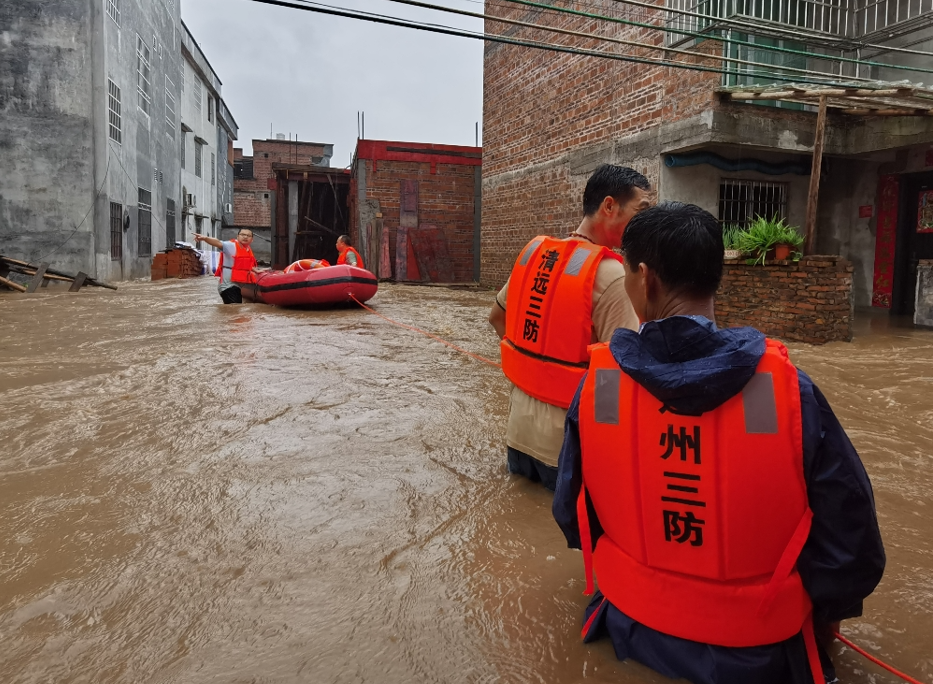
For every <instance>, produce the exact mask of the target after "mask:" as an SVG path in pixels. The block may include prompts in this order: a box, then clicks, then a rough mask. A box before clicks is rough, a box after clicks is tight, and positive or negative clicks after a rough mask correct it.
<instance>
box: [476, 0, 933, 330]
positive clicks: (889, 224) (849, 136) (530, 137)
mask: <svg viewBox="0 0 933 684" xmlns="http://www.w3.org/2000/svg"><path fill="white" fill-rule="evenodd" d="M882 2H883V4H884V6H885V7H886V8H888V10H892V11H890V12H887V13H885V12H886V11H887V10H885V11H882V12H881V13H880V14H877V15H872V17H873V18H872V17H869V16H867V15H866V14H865V12H864V11H863V10H864V8H862V9H859V7H858V6H856V5H845V6H843V5H841V4H835V3H831V6H832V7H833V10H832V12H831V13H829V14H824V13H822V12H821V11H814V9H813V8H814V7H816V3H814V2H812V1H811V0H802V2H801V3H799V4H800V6H801V8H802V9H801V13H800V15H799V16H798V17H797V19H795V20H794V21H795V23H793V24H791V23H790V20H789V19H788V18H787V17H786V16H783V15H781V16H778V15H775V16H770V15H767V11H769V10H768V7H771V6H772V5H773V7H774V8H777V7H778V6H779V3H765V4H764V5H761V4H760V3H759V4H758V5H755V4H748V3H745V2H744V0H735V2H730V3H713V4H712V5H710V6H709V7H708V8H707V9H703V10H700V9H697V7H698V6H697V5H696V3H689V2H686V0H662V1H660V2H658V3H657V5H658V7H657V9H656V10H655V9H652V8H649V7H644V8H636V7H633V6H627V5H620V4H618V3H616V2H611V1H610V0H597V2H595V3H590V4H589V5H588V6H587V7H586V8H585V10H586V12H588V13H590V14H591V16H586V17H584V16H579V15H574V14H568V12H573V11H578V10H579V9H580V8H577V7H576V6H567V8H565V7H564V6H563V5H555V6H554V7H553V8H550V9H547V10H542V9H540V8H534V9H528V8H526V7H523V6H518V5H514V6H508V7H506V6H501V7H495V8H492V9H487V11H489V12H495V14H496V16H497V17H500V18H506V19H511V20H519V21H523V22H526V23H534V24H537V25H544V26H552V27H559V28H561V29H569V30H573V31H578V32H583V33H586V34H588V35H592V36H599V37H609V38H613V39H620V40H623V41H634V42H638V43H641V44H642V45H643V46H656V47H658V48H662V47H663V48H665V49H668V48H676V49H678V50H688V51H690V52H693V53H694V54H693V55H690V56H685V55H683V54H674V53H672V52H670V51H669V50H668V51H667V52H665V51H662V50H656V49H650V47H632V46H625V47H620V46H619V45H618V44H607V43H605V42H602V41H600V40H597V39H596V38H595V37H594V38H592V39H588V38H582V37H574V38H566V37H562V36H556V35H555V34H553V33H549V32H546V31H543V30H540V29H535V28H528V27H527V26H526V27H518V26H516V25H514V24H508V23H505V22H496V21H490V20H487V21H486V31H487V33H489V34H493V35H495V34H501V35H506V34H507V35H508V36H509V38H510V40H523V41H544V42H552V43H555V42H557V43H562V44H564V45H567V46H568V47H573V48H575V49H583V50H599V51H604V52H613V53H615V54H619V55H622V54H624V55H629V56H632V57H636V58H639V59H647V60H674V61H679V62H681V63H684V64H689V65H693V66H696V67H700V68H706V69H712V70H714V71H710V72H703V71H691V70H686V69H682V68H672V67H669V66H662V65H656V64H644V63H633V62H629V61H619V60H612V59H604V58H596V57H591V56H583V55H575V54H565V53H558V52H548V51H542V50H536V49H530V48H528V47H524V46H518V45H509V44H499V43H492V42H488V43H486V48H485V53H484V80H483V88H484V104H483V167H482V168H483V171H482V176H483V183H482V184H483V188H482V193H483V215H482V238H483V240H482V258H481V281H482V282H483V283H484V284H487V285H491V286H496V287H498V286H501V285H502V284H503V282H505V280H506V278H507V277H508V274H509V272H510V269H511V266H512V263H513V261H514V259H515V256H516V255H517V253H518V252H519V250H520V249H521V247H522V246H523V245H524V244H525V243H526V242H527V241H528V240H529V239H530V238H531V237H533V236H535V235H537V234H550V235H564V234H566V233H567V232H569V231H571V230H573V229H574V228H576V226H577V225H578V223H579V221H580V219H581V217H582V206H581V196H582V191H583V187H584V185H585V183H586V180H587V178H588V177H589V175H590V173H591V172H592V171H593V170H594V169H595V168H596V166H597V165H599V164H601V163H616V164H623V165H626V166H631V167H633V168H635V169H637V170H639V171H641V172H643V173H644V174H645V175H646V176H647V177H648V178H649V180H650V181H651V183H652V187H653V189H654V193H655V195H656V196H657V198H658V199H661V200H669V199H670V200H680V201H686V202H692V203H694V204H698V205H700V206H702V207H704V208H705V209H707V210H709V211H710V212H711V213H713V215H715V216H718V218H719V219H720V221H722V222H723V223H724V224H726V223H730V224H731V223H738V224H743V223H746V222H747V221H749V220H750V219H751V218H753V217H754V216H755V215H756V214H760V215H764V216H767V217H769V218H770V217H771V216H772V215H775V214H776V215H778V216H779V217H782V218H785V219H786V220H787V221H788V223H789V224H790V225H793V226H797V227H800V228H803V227H804V225H805V223H806V220H805V219H806V210H807V203H808V186H809V181H810V168H811V152H812V150H813V145H814V139H815V130H816V122H817V112H816V107H815V105H814V103H815V102H818V101H819V97H818V96H816V98H815V99H814V96H813V94H812V92H811V93H810V94H808V95H806V96H804V92H805V90H807V89H806V88H804V87H803V86H796V87H795V89H793V92H792V93H791V94H790V95H788V93H787V92H784V93H783V95H784V99H783V101H778V100H776V99H769V98H768V97H767V95H768V94H770V93H772V92H775V91H780V90H781V89H782V88H778V87H775V88H773V89H769V88H768V84H773V83H774V82H775V80H776V79H775V78H774V70H773V69H774V68H773V67H771V68H770V69H769V70H764V69H762V68H760V67H758V66H754V65H750V63H752V62H757V63H758V64H761V63H762V62H767V63H768V64H769V65H777V66H780V67H787V68H796V69H797V70H798V71H797V72H795V74H797V75H795V74H791V76H790V78H800V79H805V80H806V79H810V81H811V82H813V78H814V77H815V78H816V79H817V80H819V78H820V74H822V76H823V77H824V78H826V79H827V80H828V79H830V78H831V79H834V80H836V81H837V82H838V81H839V80H845V79H858V81H857V83H858V88H857V89H850V90H851V92H850V91H846V95H845V96H843V97H839V88H838V86H836V91H835V92H836V97H827V101H828V106H829V114H828V116H827V123H826V134H825V146H824V151H823V165H822V174H821V179H820V184H819V194H818V213H817V220H816V252H817V253H820V254H834V255H841V256H843V257H844V258H845V259H847V260H848V261H850V262H852V264H853V273H852V296H853V300H854V303H855V304H856V305H859V306H867V305H869V304H875V305H876V306H879V305H880V306H888V307H892V308H893V310H894V311H895V312H900V313H904V314H909V313H910V312H911V310H912V307H913V290H914V283H915V282H916V263H917V259H923V258H933V235H931V239H930V240H929V241H928V242H924V239H925V238H924V237H923V235H922V234H921V235H920V237H918V236H917V234H918V233H922V232H923V231H922V230H918V224H917V206H918V201H919V202H921V204H922V202H923V199H924V197H926V198H928V200H929V204H930V206H933V148H931V145H933V127H931V126H930V123H929V117H924V116H909V115H911V114H918V113H922V112H925V111H927V110H925V109H924V110H921V109H914V110H912V109H911V107H918V106H921V105H922V102H923V101H924V98H928V97H931V96H933V92H931V91H929V89H927V90H924V89H922V88H904V85H903V83H901V85H900V86H896V84H894V85H891V84H890V83H886V82H894V81H901V79H908V80H910V81H912V82H915V83H919V82H929V77H928V75H926V74H923V73H918V72H913V71H910V70H909V69H910V68H912V67H915V66H928V64H926V63H925V62H924V61H923V60H924V59H927V60H928V58H922V57H920V56H917V57H914V56H912V55H907V54H902V53H898V52H885V51H884V50H880V49H879V50H878V51H877V53H876V54H874V56H873V57H872V59H873V60H874V62H876V63H883V64H884V65H890V66H892V67H898V68H899V70H895V69H893V68H888V67H887V66H871V67H870V68H869V67H867V66H866V65H864V64H863V65H859V67H860V68H859V69H856V68H855V66H854V65H853V63H852V62H848V63H841V64H840V63H838V62H836V63H834V62H831V61H829V60H827V59H821V58H819V57H818V56H816V55H813V53H821V54H822V55H842V56H844V57H845V58H850V59H858V58H859V55H861V54H862V53H861V52H859V51H858V45H859V44H860V43H859V41H862V42H865V41H867V42H871V43H877V44H883V45H891V46H908V45H914V44H918V43H919V39H918V35H919V29H918V28H917V26H920V24H917V23H916V22H917V21H920V19H923V17H920V16H914V15H915V14H916V12H914V11H913V10H911V12H909V13H901V14H899V15H898V14H896V13H894V12H893V9H892V8H893V5H892V6H890V7H889V6H888V3H887V0H882ZM740 5H741V6H742V7H745V9H741V8H739V6H740ZM704 7H706V6H705V5H704ZM820 7H822V5H820ZM728 8H732V9H728ZM665 9H675V10H676V9H679V10H691V9H692V10H694V11H695V12H701V11H702V12H716V11H720V10H722V11H723V12H727V11H728V12H736V13H738V15H741V17H742V20H743V21H744V22H745V24H744V26H745V27H746V28H743V29H742V32H741V33H737V32H734V31H735V29H732V28H730V23H729V22H730V21H731V19H730V18H729V16H726V15H724V16H723V17H716V16H713V15H712V14H711V15H710V16H709V17H706V16H704V17H703V18H699V19H698V18H696V16H695V15H690V14H689V13H688V14H686V15H675V14H668V13H666V12H665V11H664V10H665ZM775 11H776V10H775ZM593 14H596V15H600V16H601V17H604V18H595V17H594V16H592V15H593ZM823 17H825V20H824V19H821V18H823ZM879 17H880V18H879ZM927 18H929V17H928V16H927ZM757 20H760V22H759V23H760V26H757V27H756V21H757ZM720 21H721V23H717V22H720ZM821 21H823V22H824V23H820V22H821ZM801 22H802V23H801ZM814 22H815V23H814ZM826 22H828V23H826ZM879 22H880V23H879ZM911 22H913V23H911ZM646 24H653V25H654V26H655V27H660V28H662V29H664V28H667V29H669V30H668V32H665V31H664V30H656V28H646ZM882 24H883V25H882ZM924 25H926V24H924ZM759 29H760V30H759ZM675 30H684V31H690V32H692V34H693V35H685V34H680V33H676V32H674V31H675ZM777 30H780V31H783V32H785V33H786V34H787V35H788V37H790V36H797V35H799V36H800V38H798V39H794V40H784V41H783V42H781V41H778V42H775V38H774V35H775V31H777ZM711 36H715V39H714V38H712V37H711ZM720 38H722V39H720ZM911 41H913V42H911ZM830 43H832V45H830ZM759 44H760V45H762V46H764V47H757V45H759ZM924 44H925V43H924ZM777 45H781V46H783V47H779V48H778V49H779V50H785V52H783V53H782V52H773V51H767V50H768V49H770V48H773V47H775V46H777ZM833 46H834V47H833ZM840 46H841V47H840ZM848 46H851V49H850V47H848ZM833 50H836V51H835V52H833ZM804 53H810V54H811V55H813V56H810V57H807V56H801V55H802V54H804ZM729 60H744V61H742V62H736V61H729ZM801 69H805V70H807V72H808V73H806V74H803V75H799V70H801ZM829 74H832V76H829ZM785 75H786V74H785ZM866 75H870V77H871V78H874V79H883V81H867V80H866ZM863 84H864V85H863ZM816 87H818V86H816ZM897 87H899V88H901V89H902V90H898V91H897V93H898V96H899V97H906V98H910V97H913V98H914V100H915V101H916V102H913V103H911V102H909V101H908V100H905V99H901V100H897V99H891V98H883V97H881V95H879V96H878V97H877V99H871V97H869V98H865V97H864V92H865V91H864V90H860V89H864V88H867V89H872V88H873V89H876V90H880V91H881V92H882V93H883V92H887V93H888V94H891V93H892V92H894V89H896V88H897ZM755 88H760V89H764V90H767V91H768V92H765V93H761V92H752V93H750V92H749V91H751V90H754V89H755ZM783 90H784V91H787V90H788V86H786V85H785V86H783ZM851 93H862V95H863V96H862V97H858V96H853V97H852V99H847V97H848V95H849V94H851ZM921 96H922V97H921ZM808 97H809V98H810V99H807V98H808ZM917 98H921V99H919V100H917ZM917 102H919V103H920V105H918V104H917ZM895 106H899V107H901V109H899V110H897V111H894V110H892V109H891V108H892V107H895ZM874 111H878V112H879V114H877V115H876V114H872V112H874ZM899 112H903V113H904V114H905V116H900V115H892V114H898V113H899ZM931 225H933V223H931ZM931 233H933V229H931ZM876 236H879V237H878V239H877V240H876Z"/></svg>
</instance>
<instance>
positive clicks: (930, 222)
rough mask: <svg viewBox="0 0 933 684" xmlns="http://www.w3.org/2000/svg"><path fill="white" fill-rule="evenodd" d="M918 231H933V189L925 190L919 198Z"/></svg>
mask: <svg viewBox="0 0 933 684" xmlns="http://www.w3.org/2000/svg"><path fill="white" fill-rule="evenodd" d="M917 232H918V233H933V190H924V191H923V192H921V193H920V197H918V198H917Z"/></svg>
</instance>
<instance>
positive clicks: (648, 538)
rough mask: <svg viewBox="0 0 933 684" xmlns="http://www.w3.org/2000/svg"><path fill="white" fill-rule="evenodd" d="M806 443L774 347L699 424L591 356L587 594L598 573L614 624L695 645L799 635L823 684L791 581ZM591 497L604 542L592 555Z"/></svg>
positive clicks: (586, 428)
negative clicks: (617, 617) (619, 621)
mask: <svg viewBox="0 0 933 684" xmlns="http://www.w3.org/2000/svg"><path fill="white" fill-rule="evenodd" d="M802 435H803V433H802V425H801V415H800V389H799V385H798V377H797V369H796V368H795V367H794V366H793V364H791V362H790V360H789V359H788V356H787V349H786V348H785V347H784V346H783V345H782V344H780V343H779V342H775V341H773V340H767V346H766V351H765V354H764V355H763V356H762V358H761V360H760V362H759V364H758V367H757V369H756V371H755V375H754V376H753V377H752V378H751V380H750V381H749V382H748V384H747V385H746V386H745V388H744V389H743V390H742V392H740V393H738V394H737V395H736V396H734V397H732V398H731V399H729V400H728V401H726V402H725V403H723V404H722V405H721V406H719V407H718V408H716V409H714V410H712V411H708V412H706V413H704V414H702V415H700V416H686V415H678V414H675V413H673V412H672V411H671V410H670V409H669V408H668V407H665V406H664V405H663V404H662V402H661V401H659V400H658V399H656V398H655V397H653V396H652V395H651V394H650V393H649V392H648V390H646V389H645V388H644V387H642V386H641V385H639V384H638V383H636V382H635V381H634V380H633V379H632V378H631V377H629V376H628V375H627V374H626V373H625V372H624V371H622V370H621V369H620V368H619V365H618V363H617V362H616V361H615V359H614V358H613V356H612V353H611V352H610V350H609V347H608V345H605V344H600V345H594V346H593V348H592V359H591V361H590V367H589V372H588V374H587V379H586V382H585V383H584V386H583V392H582V394H581V398H580V438H581V448H582V453H583V483H584V486H583V488H582V490H581V493H580V499H579V500H578V505H577V512H578V517H579V521H580V533H581V542H582V544H581V545H582V547H583V551H584V565H585V566H586V573H587V591H588V592H590V593H591V592H592V588H593V587H592V576H593V572H594V571H595V575H596V579H597V580H598V582H599V587H600V589H601V591H602V592H603V594H604V595H605V597H606V599H607V600H609V601H610V602H611V603H612V604H613V605H614V606H615V607H617V608H618V609H619V610H620V611H622V612H623V613H625V614H626V615H628V616H630V617H631V618H633V619H634V620H637V621H638V622H640V623H642V624H644V625H646V626H648V627H650V628H652V629H655V630H657V631H659V632H663V633H665V634H670V635H673V636H676V637H679V638H681V639H689V640H691V641H697V642H700V643H707V644H714V645H717V646H726V647H747V646H761V645H765V644H773V643H777V642H780V641H783V640H785V639H789V638H790V637H792V636H794V635H796V634H797V633H799V632H801V631H803V633H804V640H805V642H806V645H807V655H808V659H809V664H810V667H811V671H812V673H813V675H814V679H815V681H817V682H819V683H820V684H822V682H823V678H822V669H821V667H820V665H819V657H818V655H817V652H816V642H815V639H814V635H813V622H812V617H811V610H812V604H811V602H810V598H809V596H808V595H807V592H806V590H805V589H804V587H803V583H802V581H801V579H800V575H799V574H798V573H797V570H796V562H797V557H798V556H799V554H800V551H801V549H802V548H803V546H804V544H805V543H806V540H807V536H808V535H809V532H810V522H811V519H812V517H813V514H812V512H811V510H810V508H809V505H808V502H807V489H806V482H805V480H804V473H803V436H802ZM587 495H588V496H589V500H590V503H591V504H592V507H593V509H594V510H595V512H596V514H597V516H598V518H599V522H600V525H601V526H602V528H603V530H604V534H603V535H602V536H601V537H600V538H599V540H598V542H597V544H596V548H595V550H593V548H592V543H591V540H590V527H589V520H588V511H587V505H586V497H587ZM817 674H819V677H818V678H817Z"/></svg>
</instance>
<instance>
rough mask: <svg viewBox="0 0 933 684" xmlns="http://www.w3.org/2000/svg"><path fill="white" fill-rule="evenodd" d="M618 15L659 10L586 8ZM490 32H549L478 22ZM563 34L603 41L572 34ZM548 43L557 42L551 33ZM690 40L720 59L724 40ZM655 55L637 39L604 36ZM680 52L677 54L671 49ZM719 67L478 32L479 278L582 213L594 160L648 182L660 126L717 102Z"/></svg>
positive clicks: (571, 19)
mask: <svg viewBox="0 0 933 684" xmlns="http://www.w3.org/2000/svg"><path fill="white" fill-rule="evenodd" d="M587 10H588V11H592V12H595V13H598V14H602V15H608V16H612V17H615V18H618V19H624V20H631V21H639V22H651V21H654V20H656V19H657V17H658V13H657V12H652V11H648V10H645V9H641V8H635V7H627V6H623V5H619V4H618V3H615V2H613V1H612V0H595V2H594V3H591V4H590V5H589V6H588V7H587ZM488 11H489V12H490V13H496V14H497V16H500V17H506V18H510V19H520V20H522V21H527V22H539V23H546V24H548V25H549V26H551V25H552V26H557V27H560V28H565V29H570V30H574V31H581V32H587V33H598V34H599V35H601V36H605V37H612V38H617V39H621V40H628V41H637V42H639V43H643V44H649V45H660V44H661V42H662V40H663V35H662V34H661V33H660V32H658V31H653V30H647V29H643V28H639V27H633V26H626V25H623V24H617V23H609V22H596V21H593V20H592V19H589V18H586V17H576V16H571V15H566V14H553V15H552V14H542V13H541V12H540V10H527V9H526V8H524V7H521V6H509V8H508V9H504V8H502V7H496V8H492V9H488ZM486 30H487V31H488V32H490V33H508V35H510V36H511V37H514V38H518V39H523V40H543V41H555V38H554V36H553V35H548V34H544V33H542V32H540V31H537V30H535V29H528V28H520V29H517V30H516V28H515V27H514V26H509V25H507V24H504V23H499V22H494V21H488V20H487V25H486ZM568 41H569V42H568V44H570V43H572V44H573V46H574V47H578V48H583V49H606V48H607V44H606V43H599V42H597V41H595V40H586V39H582V38H574V39H572V40H570V39H568ZM555 42H567V41H564V40H558V41H555ZM690 49H692V50H695V51H698V52H701V53H704V54H709V55H711V57H709V58H707V57H704V56H697V57H689V58H683V59H684V61H685V62H690V63H691V64H693V65H695V66H697V67H714V68H719V67H721V61H719V60H718V59H716V58H715V57H714V56H715V55H721V50H722V45H721V43H719V42H718V41H712V40H707V41H704V42H703V43H701V44H700V45H699V46H696V47H691V48H690ZM612 50H614V51H618V52H624V53H626V54H629V55H632V56H635V57H642V58H650V59H658V58H661V57H663V56H664V55H663V53H661V52H658V51H654V50H649V49H647V48H636V47H631V46H612ZM678 59H681V58H680V57H678ZM720 78H721V77H720V76H719V75H718V74H715V73H708V72H704V71H689V70H683V69H673V68H670V67H662V66H653V65H649V64H636V63H631V62H622V61H612V60H607V59H598V58H593V57H587V56H580V55H567V54H559V53H554V52H544V51H540V50H533V49H529V48H525V47H520V46H512V45H502V44H495V43H487V44H486V49H485V52H484V71H483V95H484V97H483V220H482V235H483V244H482V258H481V281H482V282H483V283H484V284H486V285H490V286H495V287H498V286H501V285H502V283H503V282H504V281H505V279H506V278H507V277H508V274H509V271H510V270H511V265H512V263H514V260H515V257H516V255H517V254H518V252H519V250H520V249H521V247H522V246H523V245H524V244H525V243H526V242H527V241H528V240H529V239H531V238H532V237H534V236H535V235H538V234H550V235H563V234H566V233H567V232H569V231H571V230H573V229H575V228H576V227H577V224H578V223H579V221H580V219H581V218H582V208H581V204H582V191H583V187H584V185H585V184H586V180H587V178H588V177H589V175H590V173H592V170H593V169H594V168H595V167H596V165H597V164H599V163H603V162H611V163H617V164H624V165H626V166H631V167H633V168H635V169H637V170H638V171H641V172H642V173H644V174H645V175H646V176H647V177H648V179H649V180H650V181H651V183H652V187H654V188H656V187H657V182H658V178H659V176H660V166H659V165H660V162H661V156H660V155H661V148H662V141H661V139H660V136H659V129H660V126H662V125H663V124H667V123H674V122H677V121H681V120H684V119H687V118H689V117H692V116H695V115H697V114H700V113H702V112H703V111H705V110H708V109H713V108H718V107H722V106H723V105H721V104H720V103H719V102H718V101H716V99H715V95H714V89H715V88H716V87H717V86H718V85H720Z"/></svg>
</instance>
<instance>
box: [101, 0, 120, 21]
mask: <svg viewBox="0 0 933 684" xmlns="http://www.w3.org/2000/svg"><path fill="white" fill-rule="evenodd" d="M104 2H106V3H107V16H108V17H110V18H111V19H113V23H114V24H116V25H117V26H119V25H120V0H104Z"/></svg>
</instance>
